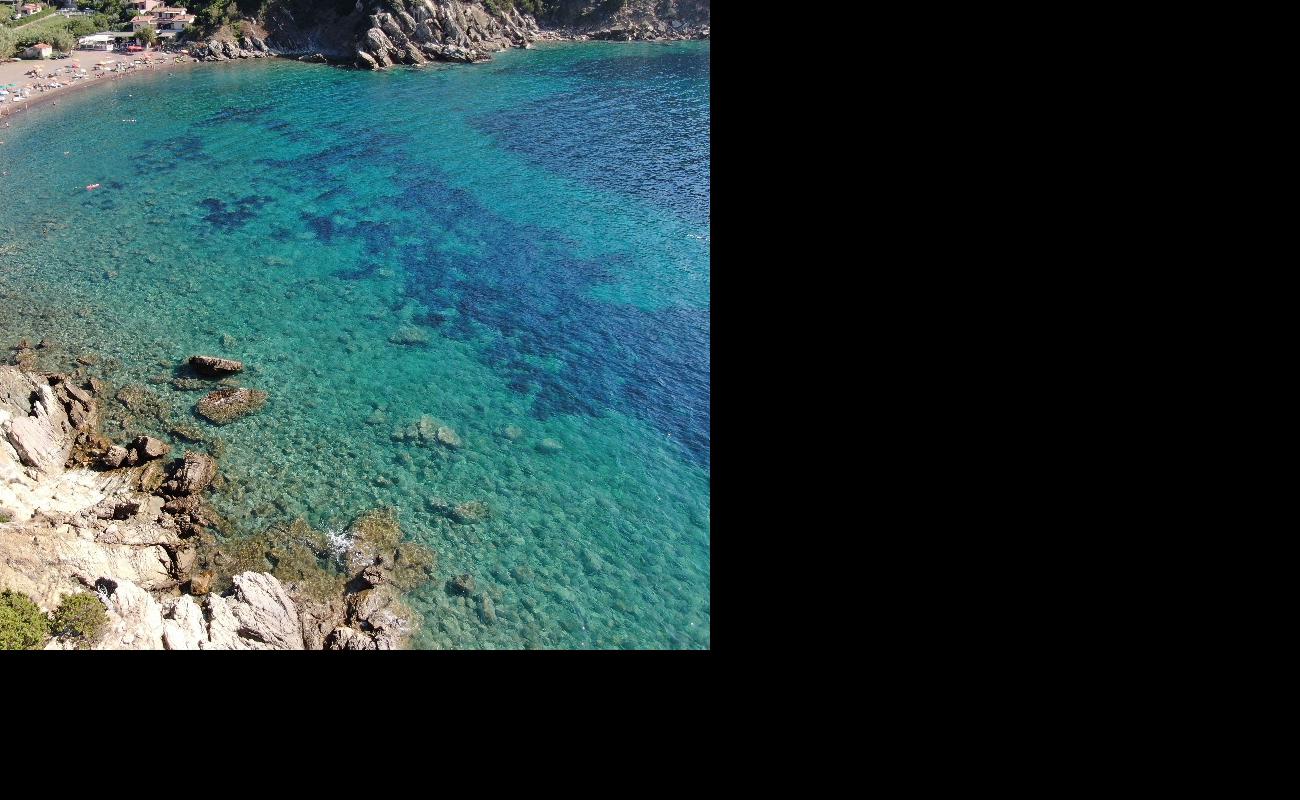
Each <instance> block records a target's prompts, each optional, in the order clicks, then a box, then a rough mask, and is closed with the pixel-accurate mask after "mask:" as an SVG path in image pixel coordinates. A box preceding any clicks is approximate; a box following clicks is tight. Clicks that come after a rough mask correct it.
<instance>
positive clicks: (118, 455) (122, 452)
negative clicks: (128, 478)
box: [99, 444, 129, 469]
mask: <svg viewBox="0 0 1300 800" xmlns="http://www.w3.org/2000/svg"><path fill="white" fill-rule="evenodd" d="M128 455H129V453H128V452H127V449H126V448H125V447H123V446H122V445H120V444H115V445H113V446H112V447H110V448H108V452H107V453H105V454H104V457H103V458H102V459H101V460H100V462H99V463H101V464H103V465H104V466H105V467H107V468H109V469H117V468H118V467H120V466H122V465H123V464H125V463H126V458H127V456H128Z"/></svg>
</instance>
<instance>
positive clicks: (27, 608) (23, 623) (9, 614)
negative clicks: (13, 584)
mask: <svg viewBox="0 0 1300 800" xmlns="http://www.w3.org/2000/svg"><path fill="white" fill-rule="evenodd" d="M96 602H98V601H96ZM49 635H50V620H49V617H47V616H45V614H44V613H43V612H42V611H41V609H40V607H39V606H37V605H36V604H35V603H33V602H32V600H31V598H30V597H28V596H27V595H25V594H21V593H19V592H15V591H12V590H10V589H5V590H4V591H3V592H0V650H35V649H37V648H39V647H40V646H41V645H42V644H44V643H45V640H46V638H48V637H49Z"/></svg>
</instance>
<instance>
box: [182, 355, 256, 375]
mask: <svg viewBox="0 0 1300 800" xmlns="http://www.w3.org/2000/svg"><path fill="white" fill-rule="evenodd" d="M190 366H191V367H194V370H195V371H196V372H198V373H200V374H203V375H211V376H213V377H224V376H226V375H234V374H235V373H236V372H243V371H244V362H242V361H235V360H234V359H230V358H218V357H216V356H190Z"/></svg>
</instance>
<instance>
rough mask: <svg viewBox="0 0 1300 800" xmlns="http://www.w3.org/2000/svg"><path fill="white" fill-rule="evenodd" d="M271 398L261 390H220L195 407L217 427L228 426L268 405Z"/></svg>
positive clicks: (241, 388)
mask: <svg viewBox="0 0 1300 800" xmlns="http://www.w3.org/2000/svg"><path fill="white" fill-rule="evenodd" d="M268 397H269V395H267V393H266V392H263V391H261V390H260V389H247V388H243V387H240V388H230V389H218V390H217V391H215V392H212V393H211V394H209V395H208V396H207V397H204V398H203V399H202V400H200V401H199V403H198V405H197V406H195V409H194V410H195V411H197V412H198V413H199V416H201V417H203V418H204V419H207V420H208V421H209V422H212V423H214V424H216V425H226V424H228V423H231V422H234V421H235V420H237V419H239V418H241V417H244V416H246V415H248V414H251V413H253V412H254V411H257V410H258V409H260V408H261V407H262V406H264V405H266V400H267V398H268Z"/></svg>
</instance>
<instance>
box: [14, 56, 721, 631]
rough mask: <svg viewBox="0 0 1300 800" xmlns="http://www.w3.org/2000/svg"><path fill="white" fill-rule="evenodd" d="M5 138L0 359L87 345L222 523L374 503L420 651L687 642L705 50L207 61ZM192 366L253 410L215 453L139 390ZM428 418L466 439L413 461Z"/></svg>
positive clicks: (702, 322) (695, 536) (700, 535)
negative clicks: (218, 482) (411, 551)
mask: <svg viewBox="0 0 1300 800" xmlns="http://www.w3.org/2000/svg"><path fill="white" fill-rule="evenodd" d="M124 120H135V122H126V121H124ZM0 140H4V144H3V145H0V159H3V162H2V164H3V165H2V166H0V169H3V170H7V171H8V174H7V175H4V176H0V191H2V192H3V195H4V196H5V197H6V198H7V199H6V201H5V204H4V206H3V208H2V209H0V294H3V296H2V297H0V335H3V336H4V337H5V338H4V340H3V341H4V343H5V344H11V343H12V342H14V341H16V340H17V339H18V338H19V337H22V336H26V337H29V338H31V339H32V340H33V341H36V340H37V339H39V338H41V337H50V338H51V339H53V340H54V341H55V342H56V343H57V344H58V346H59V351H60V352H62V353H63V354H64V356H65V357H67V358H70V357H74V356H75V355H77V354H81V353H87V352H91V353H95V354H97V355H98V356H99V357H100V359H101V363H100V364H99V365H97V367H96V368H97V369H98V368H103V369H105V370H106V371H107V372H108V377H109V379H110V381H111V382H112V383H113V385H114V386H115V387H116V386H122V385H125V384H131V383H138V384H141V385H144V386H146V387H147V388H148V389H149V390H150V391H152V392H154V393H155V394H156V395H157V397H158V398H160V399H161V400H162V401H163V402H164V403H165V404H166V409H165V410H164V412H163V418H164V422H163V423H159V424H153V423H152V422H146V421H142V420H140V419H137V420H133V421H132V423H131V424H132V425H136V426H144V427H147V428H149V429H150V430H152V429H153V428H157V427H165V424H166V422H173V423H183V424H189V425H194V426H196V427H198V428H201V429H202V432H203V435H204V436H205V437H206V438H208V439H209V441H208V442H207V443H204V444H194V443H188V444H187V443H186V442H184V441H182V440H180V439H177V438H175V437H167V438H170V439H171V441H173V443H174V444H176V445H177V446H178V447H198V448H209V449H210V448H211V447H212V445H213V442H212V441H211V440H213V439H214V438H219V439H220V440H221V441H220V446H219V450H220V456H221V461H222V468H223V471H224V473H225V474H226V475H227V476H228V477H229V478H230V480H229V482H228V483H227V485H226V486H225V487H223V489H222V490H221V491H220V492H219V493H218V494H217V495H216V496H215V497H214V498H213V502H214V505H216V506H217V508H218V509H219V510H220V511H222V512H223V513H224V514H226V515H227V516H228V517H229V518H230V519H231V521H232V522H234V523H235V524H236V525H237V526H239V527H240V528H241V529H243V530H245V531H249V532H251V531H256V530H258V529H260V528H261V527H264V526H265V525H267V524H269V523H272V522H276V521H287V520H290V519H293V518H295V517H303V518H305V519H307V520H308V521H309V522H310V523H311V524H312V525H313V526H315V527H317V528H320V529H323V530H338V529H341V528H343V527H345V526H346V525H347V523H348V521H350V520H351V519H352V518H353V517H355V516H357V515H358V514H360V513H361V512H363V511H365V510H367V509H368V508H372V507H375V506H377V505H389V506H393V507H395V508H397V509H398V515H399V519H400V520H401V522H402V526H403V530H404V531H405V532H406V533H407V535H408V536H409V537H410V538H413V539H416V540H418V541H421V542H424V543H426V544H428V545H430V546H431V547H433V548H434V549H435V550H437V551H438V553H439V567H438V580H437V581H435V582H434V583H432V584H430V585H428V586H425V587H422V588H421V589H419V590H417V591H416V592H415V593H414V594H413V595H412V596H410V597H409V598H408V600H409V602H410V603H411V605H412V606H413V607H414V608H415V609H416V610H417V611H419V612H421V614H422V615H423V617H424V620H423V625H422V627H421V630H420V632H419V634H418V635H417V637H416V640H415V642H414V644H415V645H416V646H419V647H524V646H541V647H683V648H699V647H708V646H709V614H710V611H709V606H710V601H709V528H710V520H709V469H710V467H709V464H710V447H709V407H710V400H709V391H710V390H709V385H710V382H709V369H710V365H709V335H710V332H709V329H710V324H709V248H710V244H709V238H710V237H709V45H708V43H681V44H671V45H663V44H631V43H626V44H624V43H620V44H599V43H583V44H574V45H554V46H546V47H540V48H538V49H536V50H531V51H511V52H507V53H502V54H500V55H498V56H497V57H496V59H495V60H494V61H493V62H492V63H490V64H484V65H474V66H456V67H436V68H429V69H423V70H405V71H395V72H390V73H382V74H374V73H365V72H356V71H345V70H338V69H330V68H324V67H320V66H315V65H304V64H299V63H296V62H288V61H270V62H257V63H240V64H233V65H204V66H203V67H199V68H193V69H182V70H176V71H174V72H173V73H172V74H170V75H169V74H166V73H165V72H162V73H160V74H157V75H154V76H149V77H145V78H140V79H133V80H126V81H120V82H118V83H116V84H114V85H112V86H109V87H97V88H94V89H90V90H87V91H85V92H82V93H79V94H78V95H74V96H69V97H68V98H66V99H63V100H61V101H60V103H59V106H58V107H56V108H51V107H46V108H45V109H42V110H40V111H37V112H34V113H32V114H31V115H30V116H29V118H27V119H20V120H19V121H17V122H14V123H13V127H11V128H9V129H3V130H2V131H0ZM65 153H66V154H65ZM89 183H100V184H102V188H101V189H99V190H96V191H93V192H88V191H86V190H85V188H84V187H85V186H86V184H89ZM394 340H397V342H395V341H394ZM401 341H404V342H406V343H398V342H401ZM195 352H205V353H212V354H219V355H229V356H232V357H237V358H241V359H243V360H244V361H245V362H246V364H248V366H249V369H248V371H247V372H246V373H245V375H243V376H241V381H240V382H241V383H242V384H243V385H247V386H252V387H256V388H261V389H266V390H268V391H269V392H270V394H271V400H270V402H269V403H268V405H267V407H266V408H265V409H264V410H263V411H262V412H261V413H259V414H256V415H254V416H251V417H247V418H245V419H244V420H241V421H239V422H237V423H235V424H232V425H227V426H224V427H221V428H216V427H213V426H209V425H207V424H206V423H204V422H202V421H201V420H199V419H197V418H196V417H194V416H193V414H192V412H191V409H192V407H193V404H194V402H195V401H197V399H198V398H199V397H200V396H201V395H199V394H197V393H191V392H182V391H177V390H174V389H173V388H172V387H171V386H170V385H168V384H167V383H162V382H155V383H150V382H149V379H150V378H153V379H154V380H155V381H161V379H162V378H163V377H164V376H165V377H170V376H171V365H173V364H174V363H176V362H177V361H178V360H180V359H182V358H184V357H186V356H188V355H190V354H191V353H195ZM113 359H116V362H114V361H113ZM117 362H120V366H119V364H118V363H117ZM422 416H427V417H429V418H432V419H434V420H436V421H437V422H439V423H441V424H443V425H445V426H447V427H449V428H452V429H453V430H454V431H455V432H456V433H457V435H458V436H459V437H460V439H461V440H462V443H463V444H462V446H461V447H460V448H450V447H446V446H443V445H440V444H436V443H435V444H432V445H430V444H428V443H421V442H419V441H409V440H408V438H407V437H406V436H405V435H404V432H405V431H406V430H407V429H408V427H409V426H410V425H411V424H412V423H416V422H417V421H418V420H420V419H421V417H422ZM108 432H109V433H110V434H113V431H112V430H109V431H108ZM155 432H156V433H165V431H155ZM124 433H125V432H124ZM545 439H551V440H555V441H557V442H559V443H560V444H561V445H562V449H560V450H558V451H553V452H546V448H545V447H544V446H542V445H541V442H542V441H543V440H545ZM439 499H440V500H444V501H446V502H447V503H450V504H451V505H455V504H457V503H462V502H467V501H481V502H483V503H485V504H486V506H487V507H488V509H489V515H488V517H487V518H486V519H484V520H483V521H481V522H478V523H474V524H458V523H457V522H456V521H454V520H453V519H451V518H448V517H447V516H445V514H443V513H440V512H439V511H438V510H437V500H439ZM431 501H433V502H431ZM461 572H470V573H472V574H473V575H474V576H475V578H476V580H477V582H478V585H479V587H480V588H483V589H485V590H487V591H488V593H489V594H490V595H491V596H492V597H493V599H494V600H495V604H496V610H497V615H498V620H497V622H496V623H495V624H493V625H485V624H483V623H482V622H481V621H480V620H479V618H478V616H477V614H476V613H475V612H474V609H473V607H472V606H470V605H466V604H464V603H463V602H461V601H459V600H458V599H456V598H453V597H451V596H449V595H448V594H447V593H446V591H445V590H444V588H443V582H444V581H445V580H446V579H447V578H449V577H451V576H452V575H455V574H459V573H461Z"/></svg>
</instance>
